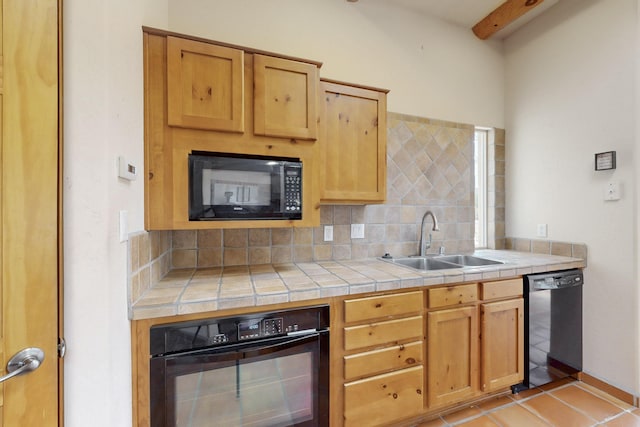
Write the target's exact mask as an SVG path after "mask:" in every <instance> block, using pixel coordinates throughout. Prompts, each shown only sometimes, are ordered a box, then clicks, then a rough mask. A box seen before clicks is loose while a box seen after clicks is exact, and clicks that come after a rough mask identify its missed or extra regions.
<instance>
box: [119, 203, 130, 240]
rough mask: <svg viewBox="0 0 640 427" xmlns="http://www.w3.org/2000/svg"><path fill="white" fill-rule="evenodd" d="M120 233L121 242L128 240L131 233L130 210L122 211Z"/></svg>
mask: <svg viewBox="0 0 640 427" xmlns="http://www.w3.org/2000/svg"><path fill="white" fill-rule="evenodd" d="M118 222H119V223H118V234H119V235H120V243H123V242H126V241H127V240H128V238H129V237H128V234H129V212H127V211H120V214H119V218H118Z"/></svg>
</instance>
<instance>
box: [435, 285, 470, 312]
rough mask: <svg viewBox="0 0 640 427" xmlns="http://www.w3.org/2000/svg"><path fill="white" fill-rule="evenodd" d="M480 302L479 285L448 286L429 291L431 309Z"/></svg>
mask: <svg viewBox="0 0 640 427" xmlns="http://www.w3.org/2000/svg"><path fill="white" fill-rule="evenodd" d="M477 300H478V285H477V284H475V283H471V284H469V285H455V286H446V287H444V288H433V289H429V308H436V307H446V306H448V305H458V304H467V303H471V302H474V301H477Z"/></svg>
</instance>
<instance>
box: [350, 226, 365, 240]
mask: <svg viewBox="0 0 640 427" xmlns="http://www.w3.org/2000/svg"><path fill="white" fill-rule="evenodd" d="M351 238H352V239H364V224H351Z"/></svg>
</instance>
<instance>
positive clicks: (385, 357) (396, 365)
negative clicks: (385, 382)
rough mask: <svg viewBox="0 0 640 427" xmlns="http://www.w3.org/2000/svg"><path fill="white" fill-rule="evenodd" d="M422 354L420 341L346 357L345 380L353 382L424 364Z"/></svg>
mask: <svg viewBox="0 0 640 427" xmlns="http://www.w3.org/2000/svg"><path fill="white" fill-rule="evenodd" d="M422 354H423V351H422V342H421V341H418V342H412V343H409V344H404V345H395V346H393V347H389V348H385V349H382V350H373V351H367V352H365V353H358V354H354V355H352V356H345V358H344V379H345V380H351V379H354V378H358V377H364V376H367V375H375V374H379V373H381V372H386V371H391V370H395V369H404V368H409V367H411V366H416V365H419V364H421V363H422Z"/></svg>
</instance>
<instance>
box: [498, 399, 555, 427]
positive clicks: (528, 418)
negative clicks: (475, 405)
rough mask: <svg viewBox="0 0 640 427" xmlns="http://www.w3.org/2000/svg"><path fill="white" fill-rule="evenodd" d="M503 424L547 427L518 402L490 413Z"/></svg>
mask: <svg viewBox="0 0 640 427" xmlns="http://www.w3.org/2000/svg"><path fill="white" fill-rule="evenodd" d="M490 416H491V418H493V419H495V420H497V421H498V422H499V423H500V424H501V425H503V426H514V427H515V426H527V427H548V426H549V424H547V423H546V422H544V421H543V420H542V419H541V418H540V417H538V416H537V415H535V414H533V413H532V412H530V411H528V410H527V409H525V408H524V407H522V406H521V405H519V404H515V405H510V406H505V407H504V408H500V409H497V410H495V411H493V412H491V413H490Z"/></svg>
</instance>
